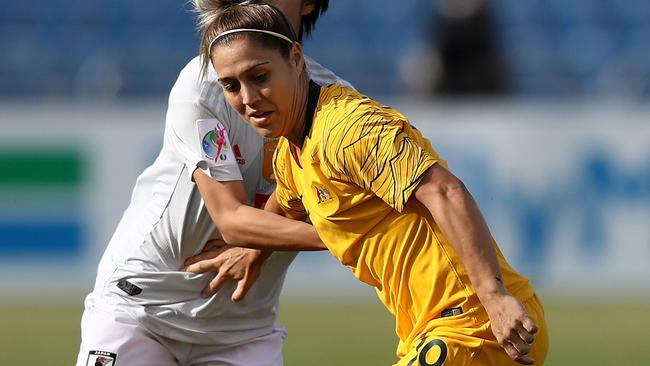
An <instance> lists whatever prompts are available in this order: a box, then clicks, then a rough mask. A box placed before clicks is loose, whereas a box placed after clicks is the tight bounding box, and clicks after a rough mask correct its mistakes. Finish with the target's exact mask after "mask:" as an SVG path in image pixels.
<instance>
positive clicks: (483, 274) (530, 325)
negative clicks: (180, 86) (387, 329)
mask: <svg viewBox="0 0 650 366" xmlns="http://www.w3.org/2000/svg"><path fill="white" fill-rule="evenodd" d="M202 50H203V51H202V52H205V55H204V56H206V57H204V59H205V60H206V62H209V61H208V60H211V62H212V64H213V66H214V67H215V69H216V71H217V74H218V75H219V78H218V81H219V83H220V84H221V86H222V88H223V90H224V95H225V98H226V100H227V101H228V103H229V104H230V105H232V107H233V108H234V109H235V110H237V112H239V113H240V114H241V115H242V116H243V117H244V119H245V120H246V121H247V122H248V123H249V124H250V125H251V126H253V127H254V128H255V129H256V130H257V131H258V132H259V133H260V134H262V135H263V136H266V137H282V138H281V139H280V141H279V143H278V148H277V151H276V153H275V157H274V171H275V175H276V179H277V188H276V191H275V194H274V198H273V199H271V200H270V201H269V204H267V207H268V209H270V210H274V211H277V212H278V213H279V212H280V211H281V210H280V209H279V208H280V207H281V208H282V209H284V211H285V212H286V213H287V215H288V216H292V217H296V216H301V215H302V216H307V215H308V216H309V219H310V220H311V222H312V223H313V225H314V227H315V228H316V230H317V231H318V234H319V236H320V237H321V239H322V241H323V242H324V243H325V244H326V246H327V247H328V249H329V250H330V251H331V252H332V254H333V255H334V256H336V257H337V258H338V259H339V260H340V261H341V262H342V263H344V264H345V265H347V266H348V267H349V268H350V269H351V270H352V271H353V273H354V275H355V276H356V277H357V278H358V279H360V280H361V281H363V282H365V283H367V284H370V285H372V286H374V287H375V289H376V292H377V294H378V296H379V297H380V299H381V301H382V302H383V303H384V305H385V306H386V307H387V308H388V309H389V310H390V311H391V313H393V314H394V315H395V318H396V332H397V335H398V336H399V339H400V342H399V345H398V349H397V354H398V356H399V357H400V360H399V361H398V363H397V365H400V366H402V365H404V366H412V365H422V366H425V365H443V364H445V365H470V364H471V365H509V364H514V363H515V362H518V363H521V364H533V363H536V364H542V363H543V362H544V359H545V356H546V353H547V349H548V335H547V329H546V325H545V322H544V315H543V309H542V305H541V303H540V302H539V300H538V299H537V297H536V295H535V292H534V289H533V287H532V286H531V284H530V283H529V282H528V280H527V279H526V278H525V277H522V276H521V275H519V274H518V273H516V272H515V271H514V270H513V269H512V267H510V265H509V264H508V263H507V262H506V260H505V259H504V257H503V255H502V254H501V252H500V251H499V249H498V247H497V245H496V243H495V242H494V240H493V238H492V236H491V234H490V232H489V230H488V227H487V225H486V223H485V221H484V219H483V218H482V216H481V213H480V211H479V209H478V207H477V205H476V203H475V202H474V200H473V198H472V196H471V195H470V193H469V192H468V191H467V189H466V188H465V186H464V185H463V183H462V182H461V181H460V180H459V179H458V178H456V177H455V176H454V175H453V174H452V173H450V172H449V170H448V169H447V166H446V163H445V162H444V160H442V159H441V158H440V157H439V156H438V154H437V153H436V152H435V151H434V150H433V148H432V147H431V145H430V143H429V141H427V140H426V139H424V138H423V137H422V135H421V133H420V132H419V131H417V130H416V129H415V128H413V127H412V126H411V125H410V124H409V122H408V120H407V118H406V117H404V116H403V115H402V114H400V113H399V112H397V111H396V110H394V109H391V108H389V107H385V106H382V105H381V104H379V103H377V102H375V101H374V100H372V99H369V98H367V97H365V96H363V95H361V94H359V93H357V92H355V91H354V90H352V89H350V88H347V87H345V86H342V85H339V84H332V85H329V86H325V87H320V86H318V85H317V84H315V83H313V82H311V81H310V79H309V76H308V75H307V73H306V72H305V67H304V65H305V64H304V58H303V54H302V49H301V46H300V44H299V43H298V42H297V38H296V36H295V34H294V33H293V31H292V29H291V26H290V25H289V23H288V22H287V20H286V19H285V18H284V17H283V15H282V13H281V12H279V11H278V10H277V9H276V8H274V7H272V6H269V5H238V6H232V7H230V8H228V9H226V10H224V11H223V12H222V13H221V14H220V16H219V17H216V18H215V19H214V20H213V21H212V22H211V23H210V24H208V25H207V26H206V27H205V29H204V32H203V34H202ZM204 66H206V65H204ZM231 244H235V245H242V246H247V245H249V244H247V243H231ZM249 246H253V245H249ZM253 247H254V246H253ZM258 247H259V246H258ZM266 248H267V249H278V248H279V247H276V246H274V245H269V246H266Z"/></svg>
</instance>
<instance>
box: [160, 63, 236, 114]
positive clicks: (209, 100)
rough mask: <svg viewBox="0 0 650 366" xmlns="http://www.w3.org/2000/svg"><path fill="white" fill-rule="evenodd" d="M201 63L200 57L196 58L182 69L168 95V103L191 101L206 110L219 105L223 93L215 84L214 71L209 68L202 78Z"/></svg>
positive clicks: (215, 76)
mask: <svg viewBox="0 0 650 366" xmlns="http://www.w3.org/2000/svg"><path fill="white" fill-rule="evenodd" d="M201 63H202V61H201V57H200V56H196V57H194V58H193V59H192V60H190V61H189V62H188V63H187V65H185V67H183V69H182V70H181V71H180V73H179V74H178V78H177V79H176V82H175V83H174V86H173V87H172V90H171V92H170V94H169V99H170V103H171V102H174V101H184V102H187V101H193V102H195V103H197V104H200V105H202V106H204V107H206V108H208V109H210V108H211V106H217V105H219V100H220V97H221V96H222V95H223V91H222V89H221V86H220V85H219V83H218V82H217V75H216V73H215V72H214V69H213V68H212V67H209V68H208V72H207V73H206V75H205V76H203V75H202V73H201Z"/></svg>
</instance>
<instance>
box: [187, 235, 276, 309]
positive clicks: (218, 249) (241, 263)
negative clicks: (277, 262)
mask: <svg viewBox="0 0 650 366" xmlns="http://www.w3.org/2000/svg"><path fill="white" fill-rule="evenodd" d="M267 257H268V253H267V252H264V251H261V250H257V249H247V248H239V247H233V246H230V245H227V244H226V243H225V242H224V241H222V240H211V241H209V242H208V243H207V244H206V245H205V248H203V251H202V252H201V253H199V254H197V255H195V256H193V257H190V258H188V259H187V260H186V261H185V267H184V268H183V269H182V270H185V271H187V272H194V273H204V272H215V273H216V274H217V275H216V276H215V277H214V279H212V281H211V282H210V284H209V285H208V287H206V288H205V289H204V290H203V292H201V297H203V298H208V297H210V296H212V295H214V294H215V293H216V292H217V291H219V289H221V287H222V286H223V285H224V284H225V283H226V282H227V281H229V280H235V281H237V288H236V289H235V291H234V292H233V294H232V297H231V298H232V301H239V300H241V299H243V298H244V296H246V293H247V292H248V290H249V289H250V288H251V287H252V286H253V284H254V283H255V281H256V280H257V278H258V277H259V276H260V272H261V270H262V264H263V263H264V260H265V259H266V258H267Z"/></svg>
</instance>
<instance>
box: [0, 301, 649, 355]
mask: <svg viewBox="0 0 650 366" xmlns="http://www.w3.org/2000/svg"><path fill="white" fill-rule="evenodd" d="M545 306H546V316H547V321H548V325H549V329H550V333H551V351H550V354H549V357H548V360H547V362H546V364H547V365H567V366H579V365H617V366H619V365H620V366H636V365H638V366H641V365H650V348H649V347H648V345H647V343H648V341H649V340H650V301H649V300H643V301H631V300H627V301H625V302H624V303H614V302H603V301H598V302H590V301H585V302H576V301H558V300H557V299H554V298H553V299H550V300H549V299H546V301H545ZM80 316H81V299H79V301H78V303H77V304H69V303H62V302H48V301H46V300H43V301H41V302H37V303H31V304H29V305H27V304H18V303H16V304H2V305H0V329H2V331H1V332H0V365H2V366H15V365H30V366H31V365H73V364H74V358H75V357H76V353H77V348H78V346H79V318H80ZM280 320H281V322H282V324H283V325H285V326H286V327H287V328H288V329H289V337H288V339H287V341H286V345H285V360H286V362H285V364H286V365H288V366H295V365H300V366H302V365H309V366H320V365H323V366H324V365H391V364H392V362H393V361H395V356H394V348H395V342H396V340H395V336H394V335H393V331H392V329H393V324H392V319H391V317H390V316H389V315H388V314H387V312H386V311H385V310H384V309H383V307H382V306H381V305H380V304H379V303H376V302H369V303H364V302H350V303H349V304H345V303H341V302H332V300H329V302H328V303H317V302H312V303H307V302H301V301H290V300H288V299H285V300H284V301H283V304H282V308H281V319H280ZM120 366H128V365H120Z"/></svg>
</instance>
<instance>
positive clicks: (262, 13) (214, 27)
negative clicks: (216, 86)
mask: <svg viewBox="0 0 650 366" xmlns="http://www.w3.org/2000/svg"><path fill="white" fill-rule="evenodd" d="M231 2H233V3H235V4H231V5H228V6H223V7H222V8H221V10H219V11H216V12H214V13H213V14H212V16H210V17H209V18H207V17H206V18H205V19H204V20H205V23H204V24H202V26H203V27H202V28H203V30H202V32H201V48H200V49H201V57H202V59H203V60H202V61H203V63H202V65H201V71H202V75H204V76H205V74H206V72H207V70H208V66H209V65H210V52H211V51H212V48H214V47H215V46H218V45H223V44H230V42H232V41H234V40H236V39H241V38H244V37H246V38H248V39H250V40H252V41H254V42H257V43H258V44H259V45H260V46H261V47H265V48H268V49H277V50H278V51H280V53H281V54H282V56H283V57H285V58H288V57H289V52H290V51H291V46H292V44H290V43H289V42H287V41H286V40H284V39H282V38H280V37H276V36H274V35H270V34H266V33H260V32H237V33H231V34H226V35H225V36H221V37H219V39H217V40H216V41H214V42H213V40H214V39H215V38H216V37H217V36H219V35H220V34H221V33H223V32H226V31H229V30H233V29H242V28H246V29H260V30H266V31H271V32H275V33H279V34H282V35H284V36H286V37H288V38H289V39H291V40H292V41H294V42H298V37H297V36H296V34H295V32H294V31H293V28H292V27H291V24H290V23H289V21H288V20H287V18H286V17H285V16H284V14H283V13H282V12H281V11H280V10H279V9H277V8H276V7H274V6H272V5H269V4H267V3H265V2H260V1H245V2H241V1H239V2H237V1H231Z"/></svg>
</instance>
